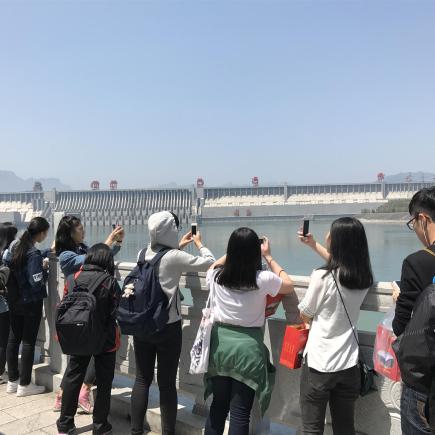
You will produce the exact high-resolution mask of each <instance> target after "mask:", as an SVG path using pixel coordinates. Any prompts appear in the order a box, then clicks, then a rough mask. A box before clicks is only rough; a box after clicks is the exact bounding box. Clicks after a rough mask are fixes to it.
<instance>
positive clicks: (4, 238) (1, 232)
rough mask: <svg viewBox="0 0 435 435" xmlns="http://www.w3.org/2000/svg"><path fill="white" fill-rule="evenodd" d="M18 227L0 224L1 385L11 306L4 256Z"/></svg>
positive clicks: (7, 271)
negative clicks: (7, 295) (8, 299)
mask: <svg viewBox="0 0 435 435" xmlns="http://www.w3.org/2000/svg"><path fill="white" fill-rule="evenodd" d="M17 232H18V230H17V227H16V226H15V225H14V224H13V223H12V222H4V223H2V224H0V289H1V290H0V385H1V384H4V383H6V381H5V380H4V379H3V377H2V376H3V374H4V372H5V367H6V347H7V344H8V337H9V323H10V322H9V306H8V302H7V299H6V283H7V281H8V278H9V268H8V267H7V266H6V265H3V255H4V253H5V251H6V250H7V249H9V246H10V245H11V243H12V242H13V241H14V239H15V236H16V235H17Z"/></svg>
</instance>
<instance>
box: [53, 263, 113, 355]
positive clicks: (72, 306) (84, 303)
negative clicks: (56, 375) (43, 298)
mask: <svg viewBox="0 0 435 435" xmlns="http://www.w3.org/2000/svg"><path fill="white" fill-rule="evenodd" d="M80 273H81V271H80V272H79V273H78V274H77V275H76V276H75V279H76V280H75V286H74V288H73V291H72V292H71V293H69V294H67V295H66V296H65V297H64V298H63V299H62V301H61V302H60V304H59V306H58V307H57V311H56V332H57V337H58V340H59V344H60V347H61V348H62V352H63V353H64V354H66V355H98V354H99V353H101V352H102V351H103V347H104V344H105V338H104V337H105V335H106V333H107V331H106V325H107V322H106V319H102V318H101V316H99V315H98V311H97V299H96V297H95V295H94V292H95V290H97V289H98V288H99V287H100V286H101V285H102V284H103V283H104V281H106V280H107V279H108V278H111V276H110V275H109V274H108V273H107V272H104V273H102V272H98V271H95V272H87V273H93V276H92V278H91V279H90V281H89V283H88V284H87V285H85V284H81V283H80Z"/></svg>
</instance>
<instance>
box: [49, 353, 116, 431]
mask: <svg viewBox="0 0 435 435" xmlns="http://www.w3.org/2000/svg"><path fill="white" fill-rule="evenodd" d="M90 359H91V356H90V355H89V356H77V355H71V357H70V360H69V370H68V372H67V373H65V376H64V382H63V394H62V408H61V411H60V417H59V419H58V420H57V428H58V430H59V432H62V433H68V431H70V430H71V429H73V427H74V416H75V414H76V411H77V404H78V400H79V393H80V388H81V386H82V384H83V380H84V379H85V374H86V369H87V367H88V365H89V361H90ZM94 359H95V374H96V383H97V397H96V399H95V406H94V413H93V433H94V434H103V433H105V432H108V431H109V430H110V429H111V427H112V426H111V425H110V424H109V422H108V421H107V417H108V416H109V412H110V397H111V391H112V382H113V376H114V373H115V362H116V352H108V353H102V354H100V355H95V356H94Z"/></svg>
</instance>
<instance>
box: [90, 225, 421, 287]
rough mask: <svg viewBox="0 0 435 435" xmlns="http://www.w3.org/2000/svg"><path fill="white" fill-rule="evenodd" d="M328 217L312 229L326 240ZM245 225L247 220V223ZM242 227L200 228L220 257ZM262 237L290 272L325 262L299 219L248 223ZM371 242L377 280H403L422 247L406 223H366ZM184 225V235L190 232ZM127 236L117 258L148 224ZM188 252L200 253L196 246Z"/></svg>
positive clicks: (131, 257)
mask: <svg viewBox="0 0 435 435" xmlns="http://www.w3.org/2000/svg"><path fill="white" fill-rule="evenodd" d="M330 223H331V222H330V221H329V220H326V219H325V220H317V221H313V222H311V226H310V231H311V232H312V233H313V234H314V236H315V238H316V239H317V240H318V241H319V242H320V243H323V242H324V239H325V235H326V233H327V232H328V230H329V227H330ZM244 225H246V223H244ZM239 226H240V223H236V222H219V223H216V222H213V223H204V224H202V225H201V227H200V230H201V234H202V239H203V243H204V245H206V246H207V247H208V248H209V249H210V250H211V251H212V252H213V254H214V255H215V256H216V258H217V257H219V256H221V255H223V254H224V253H225V250H226V246H227V242H228V238H229V236H230V234H231V232H232V231H233V230H234V229H235V228H237V227H239ZM248 226H250V227H251V228H252V229H253V230H255V231H256V232H257V233H258V235H259V236H263V235H264V236H267V237H269V239H270V241H271V246H272V255H273V257H274V258H275V259H276V260H277V261H278V262H279V263H280V265H281V266H282V267H283V268H284V269H285V270H286V271H287V272H288V273H289V274H291V275H310V274H311V272H312V271H313V269H315V268H316V267H319V266H320V265H322V259H321V258H320V257H319V256H317V255H316V254H315V253H314V252H313V251H312V250H311V249H310V248H308V247H306V246H304V245H302V244H301V243H300V242H299V240H298V238H297V236H296V232H297V230H298V228H299V222H296V221H275V222H266V221H262V222H259V221H253V222H250V223H249V224H248ZM365 228H366V232H367V238H368V242H369V249H370V256H371V260H372V266H373V271H374V274H375V279H376V280H377V281H392V280H398V279H400V271H401V266H402V261H403V259H404V258H405V257H406V256H407V255H408V254H409V253H411V252H413V251H416V250H418V249H420V248H421V246H420V244H419V242H418V240H417V238H416V236H415V234H414V233H413V232H411V231H409V230H408V229H407V228H406V226H405V225H404V224H403V223H367V224H365ZM187 230H188V229H187V228H185V229H183V230H182V232H181V234H182V233H184V232H185V231H187ZM110 231H111V228H110V227H89V228H87V229H86V242H87V244H89V245H92V244H93V243H96V242H102V241H104V240H105V239H106V237H107V235H108V234H109V233H110ZM125 231H126V236H125V239H124V243H123V247H122V250H121V252H120V253H119V254H118V255H117V260H122V261H135V259H136V256H137V253H138V251H139V250H140V249H142V247H144V246H145V245H146V244H147V243H148V240H149V238H148V230H147V226H134V227H126V228H125ZM187 250H188V251H189V252H192V253H195V252H197V251H196V250H195V248H194V247H193V246H189V247H188V248H187Z"/></svg>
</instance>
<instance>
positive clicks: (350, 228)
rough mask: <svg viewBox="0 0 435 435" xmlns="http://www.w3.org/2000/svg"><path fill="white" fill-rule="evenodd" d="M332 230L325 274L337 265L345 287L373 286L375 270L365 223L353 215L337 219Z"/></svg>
mask: <svg viewBox="0 0 435 435" xmlns="http://www.w3.org/2000/svg"><path fill="white" fill-rule="evenodd" d="M330 234H331V247H330V254H331V255H330V258H329V261H328V263H327V264H326V270H327V273H326V275H327V274H328V273H331V272H333V271H336V270H337V269H338V270H339V275H338V279H339V281H340V283H341V284H342V285H343V286H344V287H346V288H348V289H352V290H362V289H366V288H368V287H371V286H372V285H373V273H372V266H371V264H370V255H369V247H368V243H367V237H366V232H365V230H364V226H363V225H362V223H361V222H360V221H359V220H358V219H355V218H352V217H342V218H339V219H336V220H335V221H334V222H333V223H332V225H331V233H330Z"/></svg>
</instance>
